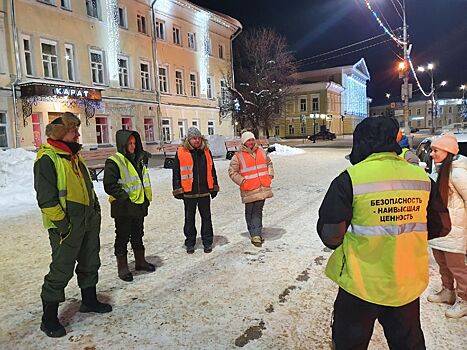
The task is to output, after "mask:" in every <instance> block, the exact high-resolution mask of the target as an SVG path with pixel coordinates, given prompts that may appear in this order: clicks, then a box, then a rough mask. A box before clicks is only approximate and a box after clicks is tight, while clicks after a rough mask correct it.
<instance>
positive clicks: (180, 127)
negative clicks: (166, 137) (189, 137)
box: [178, 120, 185, 139]
mask: <svg viewBox="0 0 467 350" xmlns="http://www.w3.org/2000/svg"><path fill="white" fill-rule="evenodd" d="M178 133H179V134H178V136H179V137H180V139H183V138H185V121H184V120H179V121H178Z"/></svg>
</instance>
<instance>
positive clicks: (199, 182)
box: [172, 138, 219, 198]
mask: <svg viewBox="0 0 467 350" xmlns="http://www.w3.org/2000/svg"><path fill="white" fill-rule="evenodd" d="M182 147H185V148H186V149H187V150H189V151H190V153H191V156H192V158H193V184H192V188H191V191H190V192H184V191H183V188H182V180H181V174H180V160H179V158H178V153H177V154H175V159H174V164H173V167H172V188H173V191H172V194H173V195H174V196H179V195H183V197H184V198H198V197H206V196H209V195H210V194H211V193H212V192H219V185H218V182H217V174H216V168H215V166H214V162H212V169H211V173H212V178H213V182H214V187H213V188H212V189H209V186H208V181H207V173H208V172H207V161H206V155H205V154H204V150H205V148H207V147H208V146H207V141H206V140H205V139H204V138H203V139H202V142H201V147H200V148H198V149H194V148H193V147H192V146H191V145H190V143H189V142H188V140H185V142H184V143H183V145H182ZM208 149H209V148H208ZM209 153H210V154H211V151H209ZM211 158H212V154H211Z"/></svg>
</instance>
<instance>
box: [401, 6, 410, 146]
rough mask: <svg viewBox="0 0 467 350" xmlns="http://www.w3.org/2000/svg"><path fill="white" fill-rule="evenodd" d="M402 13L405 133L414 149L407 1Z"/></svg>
mask: <svg viewBox="0 0 467 350" xmlns="http://www.w3.org/2000/svg"><path fill="white" fill-rule="evenodd" d="M402 10H403V11H402V12H403V20H404V25H403V35H404V63H405V65H406V67H405V69H404V87H403V91H404V93H403V98H404V133H405V135H406V136H407V137H408V139H409V143H410V146H411V147H412V144H411V143H412V139H411V138H410V137H409V135H410V126H409V67H408V66H407V65H408V61H409V60H408V58H409V54H408V43H407V41H408V39H407V20H406V13H405V0H403V1H402Z"/></svg>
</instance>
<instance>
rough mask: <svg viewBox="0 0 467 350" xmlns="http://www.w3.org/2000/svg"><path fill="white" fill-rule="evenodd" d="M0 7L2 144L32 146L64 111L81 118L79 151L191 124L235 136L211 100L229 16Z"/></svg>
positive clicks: (180, 130)
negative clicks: (131, 133) (124, 134)
mask: <svg viewBox="0 0 467 350" xmlns="http://www.w3.org/2000/svg"><path fill="white" fill-rule="evenodd" d="M2 3H3V7H2V8H1V9H0V11H1V12H0V14H2V16H1V17H0V58H1V60H0V86H1V88H0V140H2V138H1V135H2V134H1V130H2V129H1V128H2V125H3V124H2V122H3V120H5V123H4V125H5V129H6V136H5V137H6V139H7V140H6V142H4V144H3V145H0V146H2V147H25V148H30V149H34V148H37V147H38V146H39V145H40V144H41V143H43V142H45V140H46V137H45V126H46V125H47V124H48V123H50V122H51V121H52V120H53V119H55V118H57V117H59V116H60V115H61V114H62V113H63V112H65V111H71V112H73V113H75V114H77V115H78V116H79V117H80V119H81V121H82V126H81V130H80V133H81V135H82V137H81V142H82V143H83V144H84V145H85V146H86V147H96V146H97V147H99V146H102V147H104V146H109V145H113V144H114V143H115V140H114V138H115V132H116V131H117V130H119V129H122V128H123V129H133V130H137V131H138V132H139V133H140V134H141V136H142V139H143V141H144V142H145V143H146V144H147V145H151V144H157V143H158V142H160V141H173V140H177V139H180V138H183V137H184V136H185V135H186V131H187V129H188V127H190V126H192V125H195V126H198V127H199V128H200V130H201V132H202V133H204V134H222V135H227V136H230V135H232V134H233V126H232V123H231V121H230V120H221V119H220V118H219V108H218V98H219V96H220V95H221V93H222V86H223V79H224V77H226V76H231V75H230V74H229V73H230V72H231V69H232V61H231V57H232V55H231V42H232V40H233V39H234V37H235V35H237V34H238V33H239V32H240V30H241V25H240V23H239V22H238V21H236V20H235V19H233V18H230V17H228V16H225V15H222V14H219V13H214V12H210V11H209V10H206V9H204V8H201V7H198V6H196V5H193V4H191V3H190V2H188V1H183V0H158V1H157V2H150V1H145V0H118V1H117V0H105V1H104V0H82V1H81V0H80V1H70V0H60V1H58V0H40V1H36V0H15V1H3V2H2ZM11 4H14V5H15V8H14V11H12V8H11ZM151 4H154V9H153V10H152V8H151ZM13 14H15V16H13ZM44 18H48V19H49V20H47V21H44ZM2 21H3V22H2ZM2 23H3V26H2ZM2 35H3V36H2ZM2 37H3V38H4V40H3V41H2V39H1V38H2ZM2 45H4V46H5V50H2V49H1V46H2ZM1 52H5V54H4V56H5V61H4V60H3V57H1ZM1 62H6V64H2V63H1ZM4 66H5V67H6V68H4ZM3 71H5V73H3ZM12 85H13V86H14V87H15V88H12ZM14 106H16V111H15V108H14ZM2 115H5V117H4V118H3V117H2Z"/></svg>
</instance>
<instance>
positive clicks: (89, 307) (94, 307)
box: [79, 286, 112, 314]
mask: <svg viewBox="0 0 467 350" xmlns="http://www.w3.org/2000/svg"><path fill="white" fill-rule="evenodd" d="M81 298H82V300H81V306H80V307H79V312H97V313H99V314H104V313H106V312H110V311H112V306H110V305H109V304H104V303H101V302H100V301H99V300H97V295H96V287H95V286H94V287H89V288H83V289H81Z"/></svg>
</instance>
